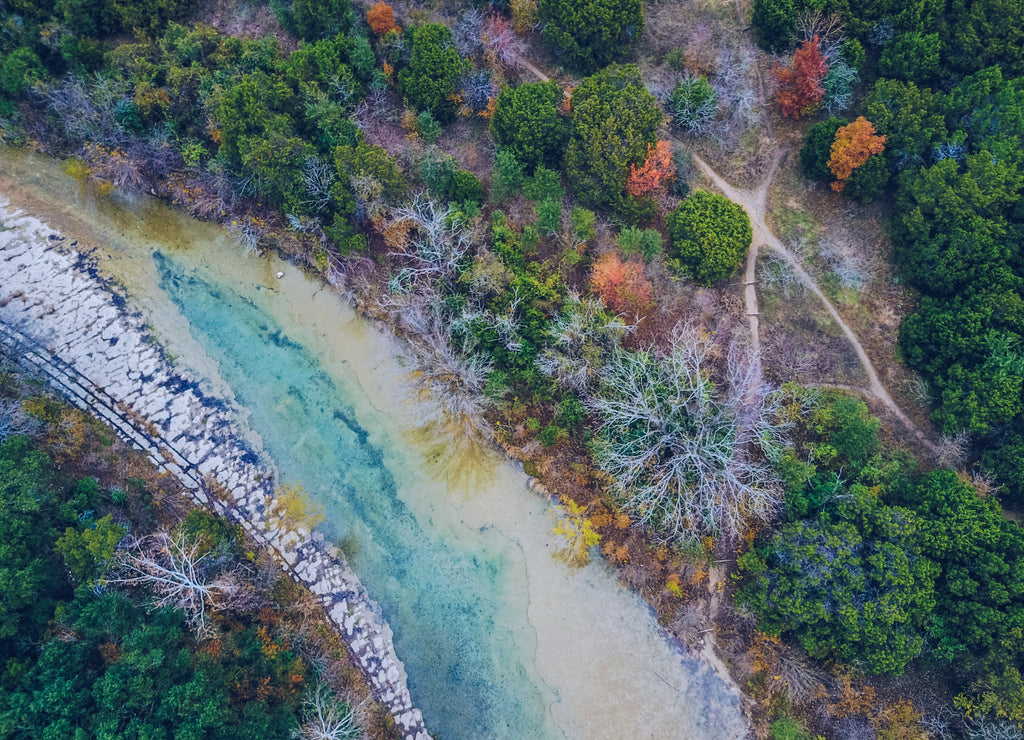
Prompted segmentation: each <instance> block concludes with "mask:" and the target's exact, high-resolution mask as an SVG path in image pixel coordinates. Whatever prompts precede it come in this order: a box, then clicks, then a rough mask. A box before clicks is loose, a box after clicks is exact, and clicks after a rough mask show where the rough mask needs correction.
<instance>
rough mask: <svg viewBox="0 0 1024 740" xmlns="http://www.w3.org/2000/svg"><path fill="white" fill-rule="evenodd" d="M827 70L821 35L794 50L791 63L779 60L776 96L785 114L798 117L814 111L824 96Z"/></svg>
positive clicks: (789, 116)
mask: <svg viewBox="0 0 1024 740" xmlns="http://www.w3.org/2000/svg"><path fill="white" fill-rule="evenodd" d="M826 74H828V59H826V58H825V56H824V55H823V54H822V53H821V49H820V48H819V47H818V37H817V36H815V37H814V38H813V39H807V40H806V41H804V42H803V44H801V45H800V48H799V49H797V50H796V52H795V53H794V54H793V63H792V64H790V65H789V66H788V67H783V66H781V65H779V64H776V65H775V66H774V67H773V68H772V77H774V78H775V80H776V82H778V83H779V92H778V94H777V95H776V97H775V99H776V100H777V101H778V103H779V108H780V109H781V110H782V115H784V116H786V117H787V118H799V117H800V116H805V115H807V114H808V113H813V112H814V111H815V110H817V108H818V106H819V105H820V104H821V100H822V98H824V97H825V88H824V87H822V84H821V81H822V80H824V79H825V75H826Z"/></svg>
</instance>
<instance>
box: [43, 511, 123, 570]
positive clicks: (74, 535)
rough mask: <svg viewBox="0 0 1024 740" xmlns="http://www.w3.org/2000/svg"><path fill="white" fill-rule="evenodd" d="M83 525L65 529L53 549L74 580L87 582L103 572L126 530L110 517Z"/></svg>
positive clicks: (109, 515)
mask: <svg viewBox="0 0 1024 740" xmlns="http://www.w3.org/2000/svg"><path fill="white" fill-rule="evenodd" d="M83 525H84V526H83ZM83 525H80V526H79V527H68V528H67V529H65V530H64V536H63V537H61V538H60V539H59V540H57V542H56V543H54V547H55V549H56V550H57V552H59V553H60V554H61V556H62V557H63V558H64V565H65V566H67V569H68V570H69V571H70V572H71V576H72V577H73V578H74V579H75V581H77V582H79V583H90V582H94V581H95V579H96V578H97V577H98V576H100V575H102V573H103V572H104V571H106V569H107V567H108V565H109V564H110V560H111V558H112V557H113V556H114V549H115V548H116V547H117V543H118V542H120V541H121V538H122V537H124V536H125V534H127V530H126V529H125V528H124V527H122V526H121V525H120V524H116V523H115V522H114V519H113V516H112V515H111V514H107V515H106V516H105V517H103V518H101V519H98V520H96V521H92V520H86V522H84V523H83Z"/></svg>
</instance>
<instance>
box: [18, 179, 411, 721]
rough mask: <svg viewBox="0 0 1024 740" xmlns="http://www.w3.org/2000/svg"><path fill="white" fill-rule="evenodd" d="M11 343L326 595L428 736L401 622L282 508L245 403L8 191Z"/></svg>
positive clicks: (381, 696) (383, 688)
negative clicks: (175, 349) (243, 413)
mask: <svg viewBox="0 0 1024 740" xmlns="http://www.w3.org/2000/svg"><path fill="white" fill-rule="evenodd" d="M0 223H3V225H4V231H2V232H0V260H2V262H3V264H4V279H3V282H2V286H3V291H2V295H0V323H2V324H3V325H4V337H5V343H6V344H8V346H9V347H11V348H15V347H16V348H17V349H18V354H19V355H20V356H21V357H22V358H23V359H24V360H25V361H27V362H29V363H30V364H31V365H33V366H34V367H35V368H36V369H37V370H39V371H40V372H41V373H43V374H44V375H45V376H47V377H48V378H50V381H51V384H52V385H53V387H54V388H55V389H57V390H58V391H59V392H62V394H63V395H66V397H68V399H69V400H71V401H72V402H73V403H75V404H76V405H78V406H79V407H81V408H85V409H88V410H90V411H92V412H94V413H97V414H98V415H99V416H100V417H101V418H104V419H105V420H106V421H107V422H108V423H110V424H111V425H112V426H113V428H114V429H115V430H116V431H117V432H118V434H119V435H121V436H122V437H123V438H124V439H125V440H126V441H128V442H130V443H131V444H133V445H135V446H136V447H138V448H139V449H142V450H144V451H145V452H146V453H147V454H148V455H149V456H150V458H151V459H152V460H153V461H154V462H155V463H156V464H157V465H158V466H160V467H161V468H163V469H165V470H167V471H168V472H170V473H172V474H174V475H175V476H176V477H178V478H179V480H181V482H182V484H183V486H184V487H185V490H186V491H187V493H188V495H189V496H190V497H191V498H192V500H193V501H194V502H195V503H197V504H199V505H203V506H208V507H210V508H212V509H213V510H214V511H216V512H217V513H218V514H221V515H223V516H225V517H227V518H228V519H230V520H232V521H235V522H237V523H239V524H241V525H242V526H243V528H244V529H245V530H246V532H247V533H248V534H249V535H251V536H252V537H253V538H254V539H255V540H256V541H257V542H259V543H260V544H261V545H263V546H265V547H266V548H268V549H269V550H270V551H271V552H273V553H274V554H275V555H276V557H277V558H278V560H279V562H280V563H281V565H282V567H283V568H284V569H285V570H286V571H287V572H288V573H289V574H290V575H291V576H292V577H293V578H294V579H295V580H296V581H298V582H300V583H302V584H303V585H305V586H306V587H307V588H309V589H310V590H311V591H312V592H313V593H315V594H317V596H318V597H319V598H320V601H321V604H322V605H323V607H324V610H325V611H326V613H327V614H328V615H329V617H330V620H331V622H332V623H333V625H334V626H335V628H336V629H337V630H338V631H339V633H340V634H342V635H343V636H344V637H345V638H346V640H347V641H348V643H349V646H350V648H351V650H352V652H353V653H354V655H355V656H356V657H357V659H358V661H359V664H360V666H361V667H362V668H363V670H364V672H365V673H366V676H367V679H368V680H369V682H370V684H371V686H372V687H373V689H374V694H375V696H376V697H377V698H378V700H379V701H381V702H382V703H383V704H385V705H386V706H387V707H388V708H389V710H390V711H391V713H392V714H393V716H394V717H395V721H396V723H397V724H398V726H399V727H400V728H401V729H402V732H403V736H404V737H405V738H406V739H407V740H426V739H427V738H429V734H428V733H427V731H426V728H425V726H424V724H423V718H422V714H421V713H420V711H419V710H418V709H417V708H416V707H415V706H414V705H413V702H412V698H411V696H410V695H409V690H408V687H407V685H406V676H405V672H404V667H403V666H402V663H401V661H400V660H399V659H398V657H397V655H396V654H395V650H394V645H393V643H392V640H391V630H390V628H389V627H388V625H387V624H386V623H385V622H384V621H383V620H382V619H381V617H380V616H379V614H378V609H377V608H376V606H375V604H374V603H373V602H372V600H371V599H370V598H369V596H368V595H367V593H366V592H365V589H363V588H362V586H361V584H360V582H359V579H358V577H357V576H356V575H355V573H353V572H352V571H351V569H350V568H348V566H347V564H346V563H345V561H344V559H343V558H342V557H341V556H340V554H339V553H338V551H337V550H336V549H335V548H333V547H331V546H330V545H328V544H327V543H325V542H324V540H323V538H322V536H321V537H316V536H314V535H313V533H312V532H311V530H310V529H309V527H308V526H306V525H305V524H303V523H302V522H301V521H295V520H291V519H288V518H287V517H285V516H282V515H280V514H276V509H277V506H276V499H275V495H276V493H275V481H276V474H275V471H274V470H273V469H272V468H271V467H270V466H269V465H268V463H267V461H266V459H265V458H264V457H263V456H262V455H261V454H260V450H258V449H254V448H253V447H252V444H251V442H249V441H246V440H243V439H241V438H239V437H238V436H237V435H236V433H235V431H234V429H235V426H236V418H237V410H236V409H235V408H233V406H232V404H231V403H230V402H228V401H227V400H225V399H223V398H218V397H216V396H213V395H211V394H209V393H207V392H205V391H204V390H203V389H202V388H201V384H200V382H199V381H198V380H197V379H196V378H194V377H192V376H191V375H190V374H189V373H188V372H187V371H184V370H182V369H181V368H179V367H176V366H175V365H174V364H173V363H172V362H171V361H170V360H169V358H167V357H166V355H165V354H164V353H163V351H162V350H161V349H160V347H159V346H158V345H156V344H154V343H153V342H152V339H151V337H150V336H149V335H148V334H147V332H146V331H145V328H144V327H143V326H142V325H140V324H139V323H138V321H137V320H134V319H133V318H132V317H131V316H129V315H128V313H127V312H126V311H125V305H126V302H125V298H124V296H122V295H119V294H118V293H117V292H115V291H114V290H112V288H111V286H110V285H107V284H104V283H103V281H102V280H101V279H100V278H99V276H98V275H97V272H96V269H95V263H94V262H93V261H91V260H90V259H89V258H88V256H86V255H83V254H80V253H77V252H75V251H74V247H75V246H76V242H74V241H71V242H70V243H68V244H67V245H66V246H65V242H67V237H64V236H62V235H61V234H60V233H58V232H55V231H53V230H52V229H51V228H50V227H49V226H48V225H47V224H45V223H43V222H42V221H39V220H38V219H36V218H33V217H32V216H29V215H27V214H25V213H24V212H21V211H19V210H17V209H15V208H13V207H11V205H10V203H9V202H8V201H6V200H5V199H2V198H0Z"/></svg>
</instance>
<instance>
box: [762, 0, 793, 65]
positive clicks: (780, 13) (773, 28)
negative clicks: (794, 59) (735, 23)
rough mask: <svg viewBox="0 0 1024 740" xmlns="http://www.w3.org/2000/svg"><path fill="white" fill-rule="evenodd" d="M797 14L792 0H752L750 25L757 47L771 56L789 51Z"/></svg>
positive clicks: (791, 45)
mask: <svg viewBox="0 0 1024 740" xmlns="http://www.w3.org/2000/svg"><path fill="white" fill-rule="evenodd" d="M798 14H799V10H798V5H797V4H796V3H795V2H794V0H754V13H753V15H752V16H751V23H752V24H753V26H754V32H755V33H756V35H757V44H758V46H760V47H761V48H762V49H764V50H765V51H768V52H771V53H773V54H777V53H780V52H784V51H788V50H789V49H791V48H792V47H793V36H794V34H795V33H796V19H797V15H798Z"/></svg>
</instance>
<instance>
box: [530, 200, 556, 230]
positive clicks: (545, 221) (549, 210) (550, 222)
mask: <svg viewBox="0 0 1024 740" xmlns="http://www.w3.org/2000/svg"><path fill="white" fill-rule="evenodd" d="M533 212H534V213H535V214H536V215H537V228H538V229H540V230H541V233H543V234H546V235H547V234H558V233H561V231H562V201H560V200H555V199H554V198H546V199H544V200H542V201H541V202H540V203H538V204H537V205H536V206H534V209H533Z"/></svg>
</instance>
